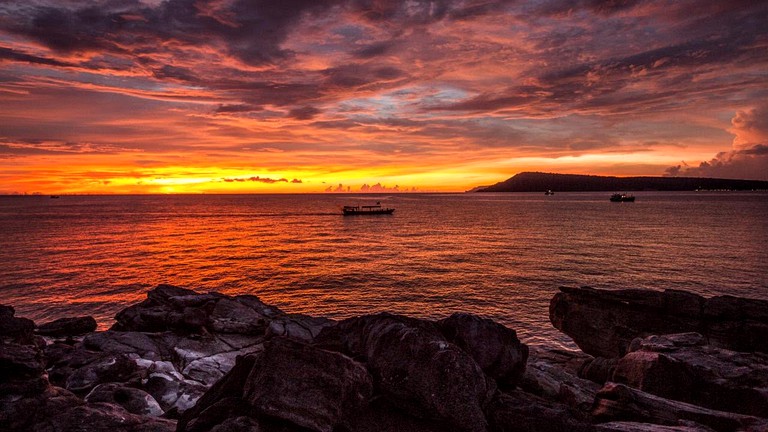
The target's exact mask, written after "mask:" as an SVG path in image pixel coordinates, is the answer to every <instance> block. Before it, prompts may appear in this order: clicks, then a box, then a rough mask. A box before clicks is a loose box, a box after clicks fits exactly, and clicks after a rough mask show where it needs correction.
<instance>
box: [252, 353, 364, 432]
mask: <svg viewBox="0 0 768 432" xmlns="http://www.w3.org/2000/svg"><path fill="white" fill-rule="evenodd" d="M372 392H373V384H372V380H371V377H370V375H368V371H367V370H366V369H365V367H364V366H363V365H361V364H360V363H358V362H356V361H354V360H352V359H350V358H349V357H347V356H345V355H343V354H339V353H335V352H330V351H325V350H321V349H318V348H314V347H312V346H309V345H305V344H302V343H298V342H292V341H290V340H287V339H275V340H273V341H272V342H270V343H269V345H268V346H267V348H266V349H265V350H264V353H263V354H262V355H261V356H260V358H258V361H257V364H256V366H255V367H254V368H253V370H252V371H251V374H250V375H249V376H248V379H247V381H246V382H245V386H244V388H243V400H244V401H245V402H246V403H248V405H249V406H251V407H254V408H255V409H256V410H257V411H259V412H260V413H262V414H264V415H267V416H271V417H277V418H281V419H284V420H288V421H290V422H291V423H294V424H297V425H299V426H302V427H305V428H308V429H311V430H314V431H317V432H331V431H332V430H333V428H334V427H335V426H337V425H339V424H341V423H342V422H343V420H344V419H345V418H346V417H347V416H349V415H351V414H353V413H355V412H356V411H357V410H358V409H359V408H360V407H363V406H365V405H366V404H367V402H368V399H369V398H370V397H371V395H372Z"/></svg>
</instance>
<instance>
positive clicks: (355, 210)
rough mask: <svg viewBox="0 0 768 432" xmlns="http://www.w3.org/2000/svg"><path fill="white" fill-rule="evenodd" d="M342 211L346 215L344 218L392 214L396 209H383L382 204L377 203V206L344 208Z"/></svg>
mask: <svg viewBox="0 0 768 432" xmlns="http://www.w3.org/2000/svg"><path fill="white" fill-rule="evenodd" d="M341 211H342V212H343V213H344V216H354V215H381V214H392V213H394V211H395V209H393V208H387V207H382V206H381V203H379V202H377V203H376V205H366V206H344V207H343V208H342V209H341Z"/></svg>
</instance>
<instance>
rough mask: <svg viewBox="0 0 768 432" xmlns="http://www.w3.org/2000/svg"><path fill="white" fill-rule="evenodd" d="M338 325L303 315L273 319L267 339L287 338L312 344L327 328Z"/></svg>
mask: <svg viewBox="0 0 768 432" xmlns="http://www.w3.org/2000/svg"><path fill="white" fill-rule="evenodd" d="M334 324H336V322H335V321H333V320H330V319H328V318H322V317H311V316H309V315H303V314H290V315H285V316H282V317H279V318H275V319H273V320H272V321H271V322H270V323H269V328H268V329H267V337H275V336H278V337H285V338H289V339H294V340H297V341H302V342H312V341H313V340H314V339H315V337H317V335H318V334H320V332H321V331H322V330H323V329H324V328H325V327H330V326H333V325H334Z"/></svg>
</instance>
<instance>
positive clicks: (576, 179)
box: [476, 172, 768, 192]
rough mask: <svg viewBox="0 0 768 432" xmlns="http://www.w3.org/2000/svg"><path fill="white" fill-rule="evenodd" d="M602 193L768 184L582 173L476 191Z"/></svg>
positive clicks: (536, 176)
mask: <svg viewBox="0 0 768 432" xmlns="http://www.w3.org/2000/svg"><path fill="white" fill-rule="evenodd" d="M547 190H553V191H557V192H600V191H647V190H654V191H694V190H740V191H744V190H768V181H760V180H731V179H716V178H698V177H610V176H594V175H578V174H553V173H542V172H523V173H520V174H517V175H515V176H514V177H511V178H509V179H507V180H505V181H503V182H499V183H496V184H495V185H493V186H488V187H485V188H480V189H477V190H476V192H544V191H547Z"/></svg>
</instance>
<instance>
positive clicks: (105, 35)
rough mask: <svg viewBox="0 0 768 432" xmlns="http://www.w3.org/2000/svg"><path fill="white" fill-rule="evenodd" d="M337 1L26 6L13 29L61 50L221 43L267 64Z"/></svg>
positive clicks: (247, 59)
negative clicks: (295, 31)
mask: <svg viewBox="0 0 768 432" xmlns="http://www.w3.org/2000/svg"><path fill="white" fill-rule="evenodd" d="M332 3H333V2H330V1H325V2H317V1H314V0H283V1H280V2H275V1H271V0H261V1H247V0H240V1H235V2H233V3H231V4H228V5H226V6H227V7H224V6H222V7H221V8H216V7H214V6H216V5H221V4H222V3H220V2H209V3H201V2H198V1H196V0H169V1H165V2H163V3H161V4H160V6H159V7H157V8H151V7H147V6H145V5H143V4H141V3H140V2H137V1H123V2H121V1H113V2H103V4H101V5H96V6H94V5H92V4H90V3H89V2H84V1H80V2H69V3H64V4H55V3H52V5H50V6H44V7H32V8H20V9H18V10H17V13H16V14H15V15H16V16H14V17H13V19H12V20H9V21H13V22H15V24H11V25H9V26H8V27H7V30H9V31H11V32H13V33H15V34H18V35H24V36H27V37H30V38H32V39H35V40H37V41H39V42H41V43H43V44H45V45H46V46H48V47H49V48H51V49H53V50H55V51H59V52H77V51H91V50H98V51H108V52H114V53H122V54H125V53H127V52H128V51H130V50H131V49H140V50H141V51H151V50H153V49H157V50H160V49H161V46H162V44H161V43H162V42H168V41H174V42H180V43H187V44H190V43H191V44H205V43H207V42H210V41H211V40H212V39H213V40H221V41H223V42H224V43H225V44H226V47H227V48H228V50H229V52H230V53H231V54H233V55H234V56H236V57H238V58H239V59H241V60H242V61H244V62H247V63H250V64H255V65H258V64H264V63H269V62H272V61H274V60H276V59H280V58H283V57H285V56H286V55H288V54H289V53H288V52H286V51H284V50H283V49H281V48H280V44H281V43H282V42H283V41H284V40H285V38H286V36H287V35H288V33H289V32H290V31H291V29H292V25H293V24H295V22H296V21H297V20H298V19H299V18H300V17H301V16H302V15H303V14H305V13H311V12H313V11H322V10H325V9H327V8H328V7H330V6H331V5H332Z"/></svg>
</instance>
